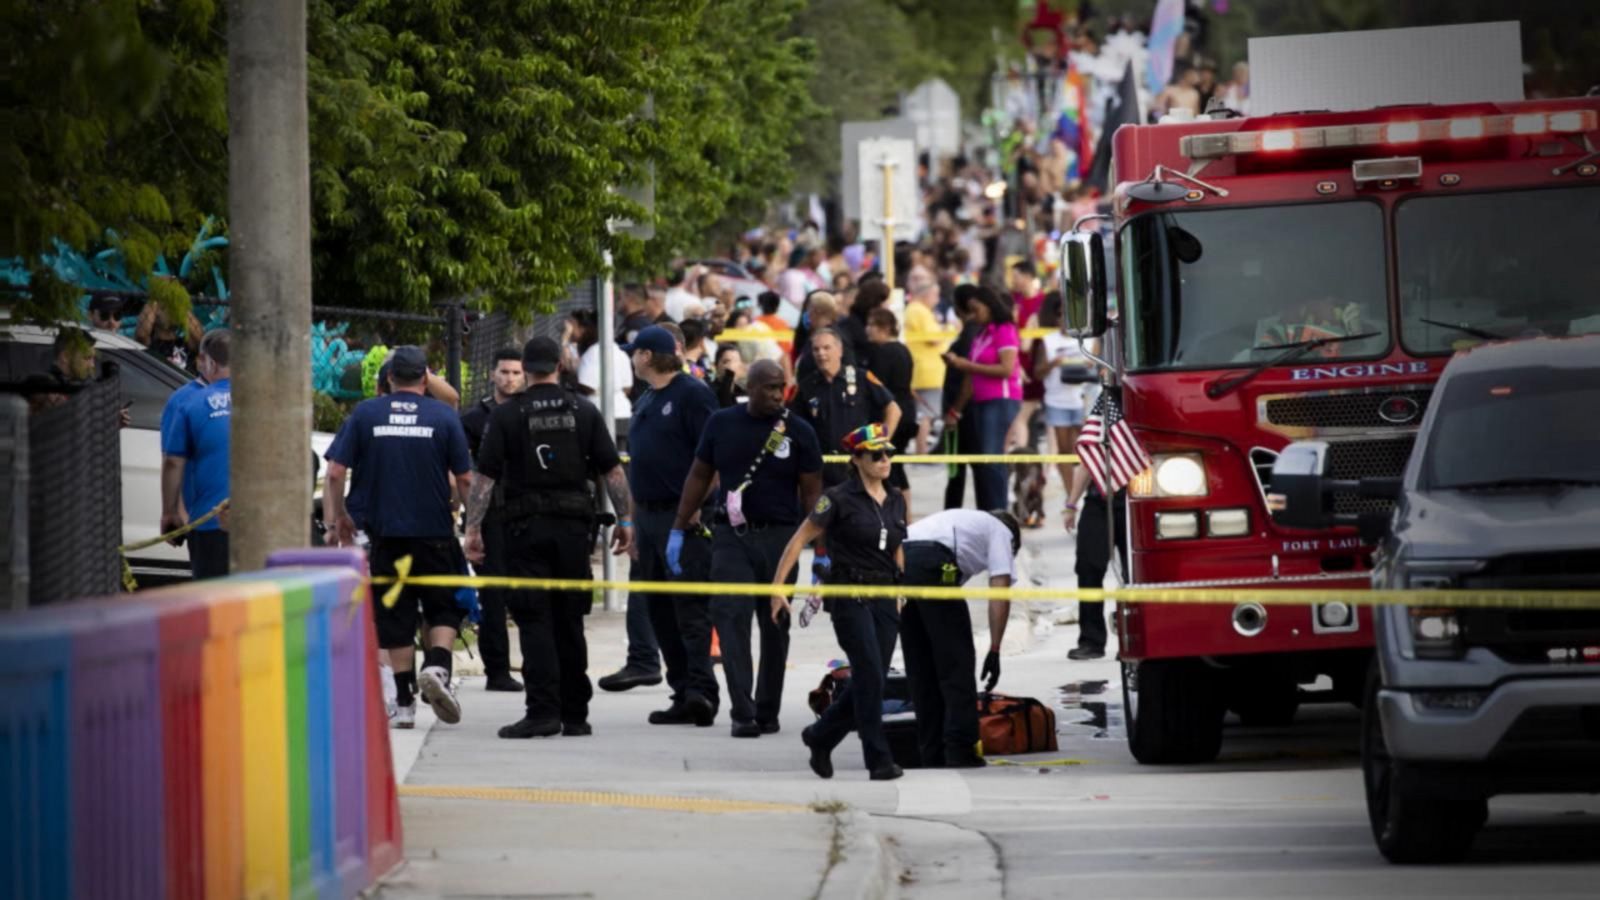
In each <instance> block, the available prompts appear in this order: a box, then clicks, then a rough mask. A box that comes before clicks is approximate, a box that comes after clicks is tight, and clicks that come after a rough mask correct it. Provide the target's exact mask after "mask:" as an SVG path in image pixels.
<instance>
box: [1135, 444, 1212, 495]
mask: <svg viewBox="0 0 1600 900" xmlns="http://www.w3.org/2000/svg"><path fill="white" fill-rule="evenodd" d="M1128 491H1129V493H1131V494H1132V495H1133V496H1135V497H1140V498H1146V497H1204V496H1205V495H1206V467H1205V463H1204V462H1202V461H1201V459H1200V454H1198V453H1157V454H1156V455H1155V456H1154V457H1152V458H1151V463H1150V468H1149V469H1147V470H1146V471H1144V472H1141V473H1140V474H1139V475H1138V476H1137V477H1135V478H1134V479H1133V481H1132V482H1130V483H1129V485H1128Z"/></svg>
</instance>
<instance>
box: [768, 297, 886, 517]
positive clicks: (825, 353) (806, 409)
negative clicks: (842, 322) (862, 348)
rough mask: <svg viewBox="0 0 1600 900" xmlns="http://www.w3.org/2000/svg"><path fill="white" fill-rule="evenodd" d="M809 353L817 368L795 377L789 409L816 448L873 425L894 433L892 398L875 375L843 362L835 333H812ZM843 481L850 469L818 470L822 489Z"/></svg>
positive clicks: (828, 330) (835, 444)
mask: <svg viewBox="0 0 1600 900" xmlns="http://www.w3.org/2000/svg"><path fill="white" fill-rule="evenodd" d="M811 355H812V357H813V358H814V359H816V362H817V369H816V371H814V372H811V373H809V374H807V375H806V376H805V377H804V378H801V379H800V383H799V385H798V386H797V390H796V391H795V396H794V399H793V400H791V401H790V403H789V408H790V409H792V410H794V412H795V413H796V414H797V415H799V416H800V418H802V419H804V420H805V422H806V424H808V425H810V426H811V427H812V429H813V430H815V431H816V432H817V439H818V440H819V441H821V443H822V446H824V447H838V446H839V442H840V441H842V440H844V437H845V435H847V434H850V433H851V432H853V431H855V430H856V429H858V428H862V427H864V426H866V425H869V424H872V423H874V422H881V423H883V427H884V428H886V429H888V430H889V433H890V434H893V433H894V429H895V427H896V426H897V425H899V424H900V414H901V409H900V407H899V405H898V404H896V403H895V402H894V396H893V395H891V394H890V393H889V389H888V388H886V387H884V386H883V383H882V382H880V381H878V378H877V376H875V375H873V374H872V373H870V372H868V371H867V370H866V369H864V368H861V367H858V366H856V365H855V364H853V363H848V364H847V363H845V362H844V344H843V342H842V340H841V339H840V337H839V333H838V332H837V331H835V330H833V329H832V328H822V329H819V330H817V331H816V332H814V333H813V334H812V335H811ZM849 477H850V466H849V465H847V464H843V463H832V464H829V465H828V466H826V467H825V468H824V469H823V471H822V481H823V483H824V484H825V485H826V486H828V487H833V486H834V485H838V484H843V483H844V482H845V481H846V480H847V479H848V478H849Z"/></svg>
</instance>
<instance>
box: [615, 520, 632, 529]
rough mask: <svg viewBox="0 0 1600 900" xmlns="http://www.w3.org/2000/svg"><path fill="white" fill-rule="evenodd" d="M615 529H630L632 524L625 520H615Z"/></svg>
mask: <svg viewBox="0 0 1600 900" xmlns="http://www.w3.org/2000/svg"><path fill="white" fill-rule="evenodd" d="M617 527H618V528H632V527H633V523H632V522H630V521H628V520H627V519H618V520H617Z"/></svg>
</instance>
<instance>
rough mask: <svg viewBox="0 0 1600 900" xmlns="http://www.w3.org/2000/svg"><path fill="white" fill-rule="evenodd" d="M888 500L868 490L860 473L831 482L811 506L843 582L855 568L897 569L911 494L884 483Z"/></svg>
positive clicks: (894, 571)
mask: <svg viewBox="0 0 1600 900" xmlns="http://www.w3.org/2000/svg"><path fill="white" fill-rule="evenodd" d="M885 491H886V492H887V493H886V494H885V496H884V498H883V505H882V506H879V505H878V502H877V501H876V500H873V499H872V496H871V495H870V494H868V493H867V488H866V486H865V485H863V484H862V483H861V479H859V478H851V479H850V480H849V481H846V482H845V483H843V484H840V485H836V486H834V487H831V488H828V489H827V490H826V491H824V492H823V494H822V496H821V497H818V498H817V505H816V506H815V507H813V508H812V510H811V522H812V524H814V525H817V526H819V527H821V528H822V529H823V531H825V532H827V537H826V538H825V540H826V542H827V546H828V555H829V556H830V557H832V559H833V571H834V572H837V573H838V575H837V578H838V580H839V581H840V582H842V583H849V582H850V580H851V575H852V573H857V574H865V575H872V576H878V577H882V576H885V575H898V574H899V573H900V566H899V564H897V563H896V562H895V558H894V557H895V551H896V550H898V549H900V544H901V543H902V542H903V541H905V539H906V498H905V495H904V494H902V493H900V491H899V490H898V489H896V488H893V487H889V486H887V485H886V486H885Z"/></svg>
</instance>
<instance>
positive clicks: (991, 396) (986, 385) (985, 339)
mask: <svg viewBox="0 0 1600 900" xmlns="http://www.w3.org/2000/svg"><path fill="white" fill-rule="evenodd" d="M1021 346H1022V338H1021V336H1020V335H1019V334H1018V332H1017V326H1016V325H1015V324H1014V323H1012V322H1004V323H995V322H991V323H989V324H988V325H987V326H985V327H984V329H983V331H982V332H980V333H979V334H978V336H977V337H976V338H973V340H972V355H971V358H972V361H973V362H975V363H977V364H978V365H980V366H992V365H1000V364H1001V363H1002V360H1001V358H1000V354H1001V351H1003V350H1007V349H1010V350H1011V351H1012V352H1013V353H1019V352H1020V349H1021ZM1012 358H1013V359H1015V357H1014V356H1013V357H1012ZM971 377H972V402H974V403H982V402H984V401H985V400H1020V399H1022V368H1021V367H1020V366H1016V365H1014V364H1013V365H1012V366H1011V371H1010V373H1009V374H1007V375H1003V376H1001V377H998V378H996V377H994V376H991V375H986V374H983V373H982V372H981V370H980V371H974V372H972V375H971Z"/></svg>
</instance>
